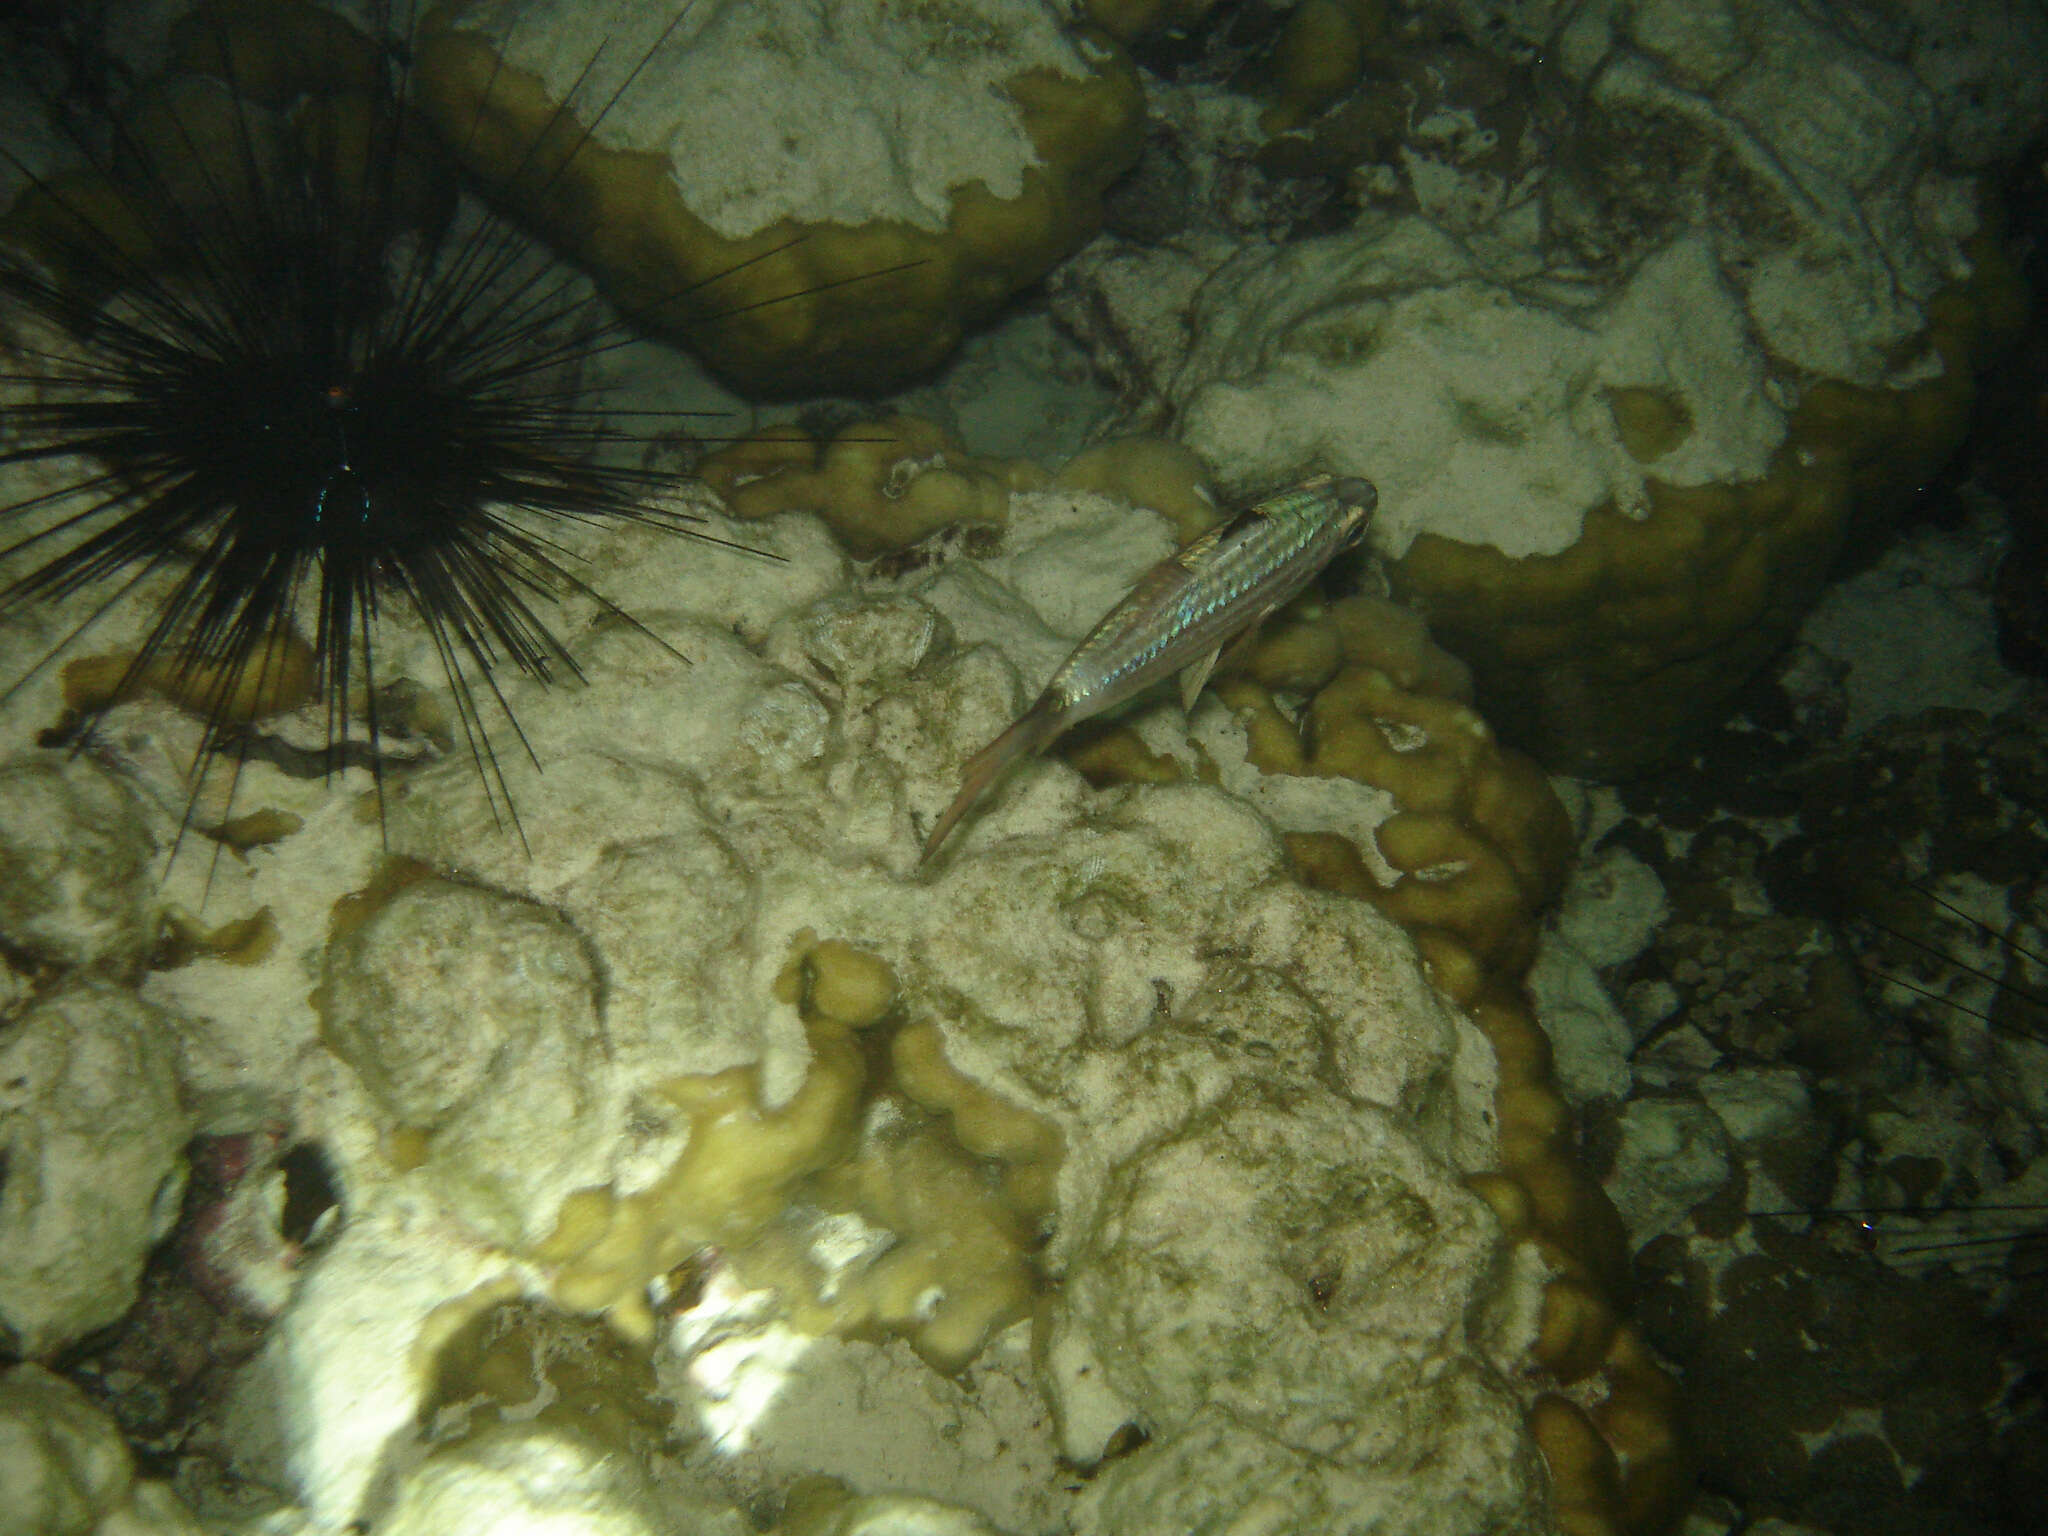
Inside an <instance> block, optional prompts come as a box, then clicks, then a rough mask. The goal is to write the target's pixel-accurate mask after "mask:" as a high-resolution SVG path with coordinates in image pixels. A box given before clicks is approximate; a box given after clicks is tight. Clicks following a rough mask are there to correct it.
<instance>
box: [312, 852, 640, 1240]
mask: <svg viewBox="0 0 2048 1536" xmlns="http://www.w3.org/2000/svg"><path fill="white" fill-rule="evenodd" d="M598 992H599V980H598V974H597V970H596V966H595V964H594V962H593V960H592V958H591V955H590V953H589V951H588V950H587V948H586V947H585V944H584V942H583V940H582V938H581V936H580V935H578V934H577V933H576V931H575V930H574V929H573V928H571V927H570V926H569V925H568V924H567V923H565V922H564V921H562V919H561V918H560V917H558V916H556V915H555V914H554V913H552V912H549V911H548V910H547V909H546V908H544V907H541V906H538V905H537V904H535V903H533V902H531V901H523V900H520V899H518V898H516V897H513V896H509V895H506V894H504V893H502V892H497V891H487V890H480V889H477V888H475V887H472V886H465V885H458V884H456V883H454V882H452V881H447V880H431V879H430V880H423V881H420V882H418V883H417V884H414V885H410V886H407V887H406V888H405V889H404V890H401V891H399V892H398V893H397V894H396V895H394V896H392V897H391V899H390V900H388V901H386V902H384V903H383V904H382V905H380V906H378V907H377V908H376V909H375V910H374V911H373V912H371V913H370V914H369V915H368V917H367V918H366V919H365V920H364V921H363V922H362V923H361V925H360V926H358V927H356V928H354V929H353V930H352V931H350V932H348V933H346V934H344V935H343V936H342V937H341V938H340V939H338V940H337V941H336V942H335V943H334V944H333V945H332V946H331V947H330V949H329V951H328V972H327V988H326V993H325V1005H326V1006H325V1019H324V1023H325V1037H326V1040H327V1043H328V1044H329V1046H330V1047H331V1048H332V1049H333V1050H334V1052H335V1054H336V1055H338V1056H340V1057H341V1058H342V1059H343V1060H344V1061H346V1062H347V1063H348V1064H349V1065H350V1066H351V1067H353V1068H354V1069H355V1071H356V1073H357V1075H358V1076H359V1077H360V1078H361V1079H362V1081H363V1084H364V1086H365V1088H366V1089H367V1090H368V1092H369V1094H370V1097H371V1098H372V1099H374V1100H375V1101H376V1103H377V1105H378V1106H379V1107H380V1108H381V1109H382V1110H383V1111H384V1112H385V1114H386V1115H387V1116H389V1119H390V1123H391V1124H392V1125H393V1126H394V1127H403V1128H405V1129H406V1130H408V1131H410V1132H412V1133H413V1134H415V1135H417V1136H420V1137H422V1138H423V1139H424V1143H425V1147H424V1151H423V1152H422V1154H421V1155H422V1157H423V1158H424V1160H425V1161H427V1162H429V1163H431V1164H432V1165H433V1169H434V1178H435V1180H436V1182H437V1184H438V1186H439V1188H440V1189H441V1191H442V1194H443V1195H444V1197H445V1198H447V1199H449V1200H450V1201H451V1202H452V1203H453V1204H454V1205H455V1206H456V1208H457V1209H458V1210H460V1211H461V1213H462V1214H463V1216H464V1217H465V1218H466V1219H467V1220H468V1221H470V1222H471V1223H472V1224H473V1225H475V1226H476V1227H477V1228H478V1229H479V1230H480V1231H483V1232H487V1233H489V1234H491V1235H492V1236H493V1237H496V1238H498V1239H499V1240H500V1241H503V1242H506V1243H518V1242H520V1241H521V1240H523V1239H531V1238H533V1237H535V1236H538V1235H539V1234H540V1233H542V1232H545V1231H546V1230H547V1228H548V1227H549V1226H550V1225H551V1224H552V1223H553V1221H554V1216H555V1209H556V1207H557V1206H558V1205H559V1203H560V1201H561V1199H562V1198H563V1196H564V1195H566V1194H567V1193H568V1192H569V1190H570V1189H572V1188H574V1187H576V1185H577V1184H579V1183H582V1182H587V1181H588V1180H589V1178H590V1177H592V1176H593V1175H594V1174H595V1173H596V1171H597V1169H598V1168H599V1167H600V1166H601V1164H600V1163H599V1162H598V1161H596V1160H595V1159H591V1158H588V1157H584V1158H579V1157H578V1156H577V1155H576V1153H575V1152H574V1150H573V1149H574V1148H576V1147H577V1146H578V1145H579V1144H581V1143H583V1142H585V1141H588V1140H591V1139H594V1137H595V1136H596V1134H597V1133H598V1130H599V1123H598V1121H597V1118H596V1117H597V1104H596V1097H595V1095H594V1094H593V1093H592V1091H591V1089H590V1086H589V1085H590V1081H591V1079H592V1078H593V1077H594V1076H595V1074H596V1071H597V1068H598V1065H599V1063H600V1062H601V1060H602V1058H603V1054H604V1038H603V1025H602V1022H601V1020H600V1018H599V1015H598ZM565 1148H567V1149H569V1150H568V1151H567V1153H566V1155H565Z"/></svg>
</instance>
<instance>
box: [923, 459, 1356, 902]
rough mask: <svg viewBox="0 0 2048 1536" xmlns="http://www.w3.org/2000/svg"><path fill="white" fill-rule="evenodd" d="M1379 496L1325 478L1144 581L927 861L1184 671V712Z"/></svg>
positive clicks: (992, 762)
mask: <svg viewBox="0 0 2048 1536" xmlns="http://www.w3.org/2000/svg"><path fill="white" fill-rule="evenodd" d="M1378 503H1379V493H1378V492H1377V491H1376V490H1374V489H1373V486H1372V484H1371V482H1369V481H1366V480H1360V479H1357V478H1355V477H1350V476H1345V477H1339V476H1333V475H1316V476H1314V477H1313V478H1311V479H1308V480H1304V481H1303V482H1302V483H1301V484H1300V485H1298V486H1296V487H1294V489H1292V490H1289V491H1283V492H1281V493H1280V494H1279V495H1277V496H1272V497H1269V498H1268V499H1266V500H1265V501H1261V502H1258V503H1257V504H1255V505H1253V506H1250V507H1247V508H1246V509H1245V510H1244V511H1243V512H1241V513H1239V514H1238V516H1237V517H1236V518H1235V519H1233V520H1232V521H1231V522H1229V523H1227V524H1225V525H1224V526H1222V527H1220V528H1216V529H1212V530H1211V531H1210V532H1208V533H1206V534H1204V535H1203V536H1202V537H1201V538H1199V539H1197V540H1195V541H1194V543H1192V544H1190V545H1188V547H1187V548H1185V549H1183V550H1179V551H1176V552H1175V553H1174V554H1171V555H1169V556H1167V558H1166V559H1164V560H1162V561H1160V562H1159V564H1157V565H1155V566H1153V567H1152V569H1151V570H1149V571H1147V572H1146V573H1145V574H1144V575H1143V576H1141V577H1139V578H1138V582H1137V585H1136V586H1134V587H1132V588H1131V590H1130V592H1129V594H1128V595H1127V596H1126V597H1125V598H1124V599H1123V601H1121V602H1120V603H1118V604H1117V605H1116V606H1115V607H1114V608H1112V609H1110V611H1109V612H1108V613H1107V614H1105V615H1104V616H1103V617H1102V619H1101V621H1100V622H1099V623H1097V624H1096V626H1095V627H1094V628H1093V629H1091V630H1089V631H1088V633H1087V634H1086V635H1084V636H1083V637H1082V639H1081V643H1080V644H1079V645H1077V646H1075V647H1074V651H1073V654H1072V655H1070V656H1069V657H1068V658H1067V659H1066V660H1065V661H1064V662H1062V663H1061V664H1060V667H1059V670H1058V671H1056V672H1054V673H1053V675H1052V681H1051V682H1049V683H1047V684H1046V685H1045V690H1044V692H1042V693H1040V694H1039V696H1038V697H1037V699H1035V700H1034V701H1033V702H1032V705H1031V707H1030V708H1029V709H1027V710H1025V711H1024V713H1023V714H1022V715H1021V716H1019V717H1018V719H1017V720H1016V721H1015V722H1014V723H1013V724H1012V725H1011V726H1010V728H1009V729H1008V730H1006V731H1004V732H1003V733H1002V735H1000V736H998V737H997V738H996V739H995V740H994V741H992V742H990V743H989V744H988V745H987V746H986V747H984V748H982V749H981V751H979V752H977V753H976V754H975V755H974V756H973V757H972V758H970V759H969V760H968V762H967V765H966V768H965V771H964V772H963V774H962V777H961V784H960V792H959V794H957V795H956V796H955V797H954V799H953V803H952V804H951V805H949V806H947V807H946V810H945V813H944V814H943V815H941V816H940V817H939V819H938V821H937V822H936V823H934V824H933V826H932V830H931V833H930V835H929V836H928V837H927V838H926V839H925V844H924V852H923V853H922V854H921V855H920V859H919V861H920V862H923V861H925V860H928V859H930V858H931V856H932V855H933V854H934V853H936V852H937V851H938V849H939V845H940V844H941V843H943V842H945V840H946V835H947V834H948V833H949V832H951V831H952V830H953V828H954V827H955V826H956V825H957V824H958V823H959V821H960V819H961V818H962V817H963V816H965V815H966V814H967V812H968V811H969V810H970V809H972V808H973V806H974V804H975V802H976V801H978V800H979V799H980V798H981V797H982V795H983V794H985V793H986V792H987V790H988V789H989V787H990V786H991V785H992V784H994V783H995V781H996V780H997V779H998V778H999V777H1001V775H1002V773H1003V771H1004V770H1005V769H1006V768H1008V767H1009V766H1010V765H1011V764H1012V763H1014V762H1017V761H1019V760H1020V759H1022V758H1025V757H1029V756H1032V755H1033V754H1035V753H1038V752H1041V751H1043V750H1044V749H1045V748H1046V747H1047V746H1049V745H1050V744H1051V743H1052V742H1053V741H1054V740H1055V739H1056V738H1057V737H1058V736H1059V735H1060V734H1061V733H1062V732H1063V731H1065V730H1066V729H1067V728H1068V727H1069V726H1072V725H1076V724H1078V723H1079V722H1081V721H1083V720H1087V719H1089V718H1091V717H1093V716H1095V715H1099V714H1101V713H1102V712H1103V711H1104V710H1107V709H1111V708H1114V707H1115V706H1116V705H1118V704H1121V703H1122V702H1123V701H1124V700H1125V699H1128V698H1131V697H1132V696H1134V695H1136V694H1139V693H1142V692H1143V691H1144V690H1145V689H1147V688H1149V687H1151V686H1152V685H1153V684H1154V683H1156V682H1159V681H1160V680H1161V679H1163V678H1165V677H1168V676H1170V675H1172V674H1173V673H1175V672H1181V671H1183V670H1185V671H1186V672H1187V674H1188V679H1187V680H1188V683H1189V685H1190V686H1189V687H1188V690H1187V702H1188V704H1189V705H1190V706H1192V704H1193V702H1194V695H1195V693H1196V692H1197V691H1198V690H1199V689H1200V687H1201V684H1202V682H1203V681H1205V680H1206V679H1207V677H1208V675H1209V669H1210V668H1211V667H1212V666H1214V665H1215V661H1216V656H1217V653H1218V652H1219V651H1220V650H1221V649H1222V647H1223V646H1224V645H1225V644H1226V643H1228V642H1229V641H1230V640H1231V639H1232V638H1233V637H1234V636H1237V635H1240V634H1246V633H1249V632H1250V631H1251V630H1253V629H1255V628H1256V627H1257V626H1258V625H1259V624H1261V623H1263V622H1264V621H1265V620H1266V619H1267V618H1268V617H1269V616H1270V615H1271V614H1272V613H1273V612H1274V611H1275V610H1276V609H1278V608H1280V607H1281V606H1282V605H1283V604H1285V603H1286V602H1288V600H1289V599H1291V598H1293V597H1294V596H1295V595H1296V594H1297V593H1299V592H1300V591H1301V590H1302V588H1304V587H1306V586H1307V585H1308V584H1309V583H1310V582H1311V581H1313V580H1314V579H1315V578H1316V575H1317V574H1318V573H1319V572H1320V571H1321V570H1322V569H1323V567H1324V566H1326V565H1328V564H1329V563H1330V561H1331V560H1332V559H1333V558H1335V557H1336V556H1337V555H1338V554H1339V553H1341V552H1342V551H1343V550H1345V549H1347V548H1349V547H1350V546H1351V545H1353V544H1355V543H1357V542H1358V540H1359V539H1360V538H1361V537H1363V535H1364V533H1365V529H1366V526H1367V524H1368V523H1370V521H1371V520H1372V513H1373V508H1374V507H1375V506H1377V505H1378Z"/></svg>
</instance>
